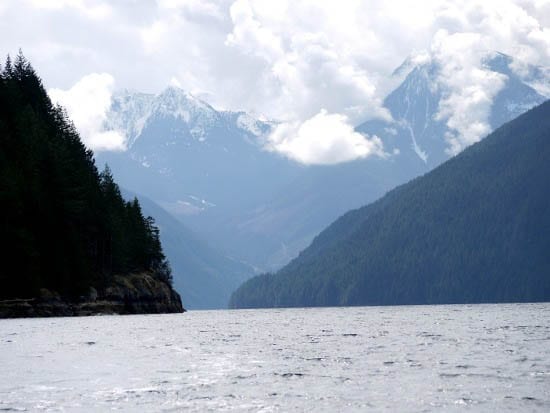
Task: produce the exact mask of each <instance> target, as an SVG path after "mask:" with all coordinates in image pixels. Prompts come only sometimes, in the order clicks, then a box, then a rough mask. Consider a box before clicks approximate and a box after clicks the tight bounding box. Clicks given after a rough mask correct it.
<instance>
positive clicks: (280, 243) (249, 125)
mask: <svg viewBox="0 0 550 413" xmlns="http://www.w3.org/2000/svg"><path fill="white" fill-rule="evenodd" d="M511 63H512V60H511V58H510V57H508V56H505V55H502V54H498V53H495V54H490V55H488V57H487V59H486V60H485V65H486V67H487V68H489V69H490V70H493V71H497V72H499V73H502V74H504V75H505V76H507V79H508V80H507V82H506V84H505V86H504V87H503V89H502V90H501V91H500V93H499V94H498V95H497V96H496V98H495V99H494V102H493V106H492V110H491V115H490V123H491V127H492V128H496V127H498V126H500V125H501V124H502V123H503V122H505V121H508V120H510V119H512V118H514V117H515V116H517V115H518V114H519V113H521V112H522V111H524V110H527V109H528V108H530V107H533V106H535V105H537V104H540V103H542V102H543V101H544V100H545V98H546V96H545V95H544V94H543V93H542V92H541V93H539V92H537V89H538V90H539V91H544V88H543V87H538V88H537V89H535V88H534V87H533V86H536V85H538V86H540V85H544V84H545V83H544V81H543V80H544V79H547V78H548V77H545V76H547V72H545V71H544V70H542V69H540V68H533V67H531V68H529V71H528V75H526V77H522V78H520V77H519V76H517V75H516V74H515V73H514V72H513V71H512V70H511V69H510V65H511ZM438 71H439V66H438V64H437V62H432V63H429V64H423V65H416V66H415V65H410V64H404V65H403V66H402V67H401V68H400V69H399V70H398V71H396V74H395V76H397V77H399V76H401V77H403V78H404V80H403V81H402V83H401V84H400V85H399V86H398V87H397V89H396V90H394V91H393V92H392V93H391V94H390V95H389V96H388V97H387V98H386V100H385V101H384V105H385V106H386V108H388V110H389V112H390V113H391V114H392V117H393V118H394V122H390V123H388V122H383V121H379V120H372V121H368V122H366V123H364V124H361V125H359V126H358V127H357V130H358V131H360V132H362V133H368V134H376V135H377V136H379V137H380V138H381V139H382V141H383V142H384V147H385V149H386V151H387V152H388V153H389V154H390V156H388V157H387V158H386V159H381V158H369V159H366V160H358V161H353V162H348V163H344V164H339V165H331V166H303V165H299V164H297V163H295V162H293V161H290V160H288V159H286V158H284V157H283V156H281V155H279V154H277V153H274V152H272V151H268V150H266V149H265V147H266V145H265V143H266V139H267V136H268V134H269V131H270V130H271V128H272V127H273V125H274V122H270V121H265V120H259V119H256V118H255V117H253V116H251V115H249V114H246V113H243V112H227V111H217V110H215V109H214V108H212V107H211V106H210V105H208V104H207V103H205V102H204V101H202V100H200V99H198V98H196V97H194V96H192V95H191V94H189V93H186V92H185V91H183V90H181V89H178V88H174V87H171V88H168V89H166V90H165V91H163V92H162V93H161V94H159V95H152V94H143V93H137V92H128V91H122V92H120V93H118V94H116V95H115V96H114V98H113V102H112V105H111V110H110V113H109V116H108V120H107V122H106V123H105V128H106V129H113V130H118V131H121V132H123V133H125V134H126V136H127V138H128V150H127V151H125V152H100V153H98V154H96V158H97V161H98V163H99V164H100V165H101V164H103V163H108V164H109V165H110V166H111V169H112V170H113V173H114V175H115V177H116V179H117V180H118V181H119V182H120V183H121V185H122V186H124V187H125V188H128V189H129V190H131V191H134V192H137V193H140V194H143V195H145V196H146V197H148V198H150V199H151V200H153V201H154V202H155V203H157V204H158V205H160V206H161V207H162V208H164V209H166V211H168V212H169V213H170V214H172V215H173V216H175V217H177V219H178V220H180V221H181V222H183V223H184V224H185V226H187V227H189V228H190V229H191V230H193V231H195V232H196V233H197V234H200V236H201V237H202V238H203V239H205V240H207V241H208V243H209V244H210V245H212V247H213V248H215V249H216V250H218V251H220V253H219V254H220V255H222V256H226V257H231V259H232V260H237V261H241V262H242V263H245V264H246V265H248V266H250V267H253V268H254V269H255V270H256V271H266V270H275V269H278V268H280V267H282V266H283V265H284V264H286V263H288V262H289V261H290V260H291V259H292V258H294V257H296V256H297V254H298V252H299V251H301V250H302V249H304V248H305V247H307V246H308V245H309V243H310V242H311V240H312V239H313V238H314V237H315V236H316V235H317V234H318V233H319V232H320V231H321V230H322V229H323V228H325V227H326V226H327V225H328V224H329V223H330V222H332V221H334V220H335V219H336V218H337V217H339V216H340V215H342V214H343V213H345V212H346V211H348V210H350V209H352V208H358V207H360V206H362V205H365V204H366V203H369V202H372V201H374V200H375V199H377V198H378V197H380V196H381V195H383V194H384V193H385V192H387V191H388V190H390V189H391V188H393V187H395V186H396V185H399V184H402V183H404V182H406V181H408V180H409V179H411V178H413V177H415V176H418V175H421V174H423V173H426V172H428V171H429V170H431V169H432V168H433V167H434V166H436V165H438V164H439V163H441V162H442V161H444V160H446V159H448V157H449V155H447V153H446V152H445V149H446V145H447V142H446V141H445V139H444V136H445V133H446V132H447V131H448V129H447V126H446V124H445V122H444V120H437V117H436V114H437V112H438V108H439V104H440V101H441V98H442V96H441V91H440V90H439V89H438V88H437V87H436V85H437V79H438V75H439V72H438ZM541 79H542V80H541ZM175 254H176V253H175ZM168 256H169V258H170V259H171V261H173V262H174V261H175V260H176V258H175V255H174V256H170V254H168ZM182 270H183V268H182ZM188 274H189V275H188V276H189V277H192V276H193V274H194V273H193V272H192V271H189V272H188ZM247 274H250V273H249V272H248V273H247ZM197 277H199V276H198V275H197ZM175 279H176V285H177V279H178V271H175ZM182 291H183V290H182Z"/></svg>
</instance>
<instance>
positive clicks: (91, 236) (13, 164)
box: [0, 53, 179, 299]
mask: <svg viewBox="0 0 550 413" xmlns="http://www.w3.org/2000/svg"><path fill="white" fill-rule="evenodd" d="M0 208H1V218H0V219H1V224H0V225H1V237H2V245H3V246H2V260H1V262H0V299H9V298H31V297H36V296H38V295H39V294H40V292H41V290H42V289H48V290H50V291H55V292H56V293H58V294H60V295H61V296H62V297H66V298H75V297H79V296H81V295H82V294H85V293H86V292H87V291H89V289H90V287H94V289H97V291H99V292H100V294H101V291H104V290H105V289H106V288H107V287H108V286H109V285H111V283H112V282H113V280H114V277H115V276H117V277H118V276H120V275H121V274H122V275H123V274H129V273H137V272H147V273H148V274H150V275H151V276H152V277H153V278H154V279H155V280H157V281H161V282H164V283H167V284H170V283H171V272H170V267H169V265H168V262H167V261H166V259H165V257H164V254H163V252H162V247H161V244H160V241H159V232H158V229H157V227H156V226H155V223H154V220H153V218H151V217H144V216H143V214H142V212H141V207H140V205H139V202H138V201H137V199H135V200H133V201H131V202H126V201H125V200H123V198H122V196H121V194H120V190H119V188H118V186H117V184H116V183H115V182H114V181H113V178H112V175H111V173H110V171H109V169H108V168H106V169H105V170H104V171H103V172H101V173H99V172H98V170H97V168H96V166H95V164H94V160H93V156H92V152H91V151H90V150H88V149H86V147H85V146H84V145H83V144H82V142H81V140H80V138H79V135H78V133H77V131H76V129H75V127H74V125H73V124H72V122H71V121H70V120H69V119H68V117H67V115H66V113H65V112H64V111H63V109H62V108H60V107H54V106H53V105H52V103H51V101H50V99H49V98H48V95H47V93H46V91H45V89H44V87H43V85H42V82H41V80H40V78H39V77H38V76H37V74H36V73H35V71H34V70H33V68H32V67H31V65H30V64H29V63H28V62H27V61H26V60H25V58H24V57H23V55H22V54H21V53H20V54H19V55H18V56H17V58H16V60H15V62H13V63H12V62H11V60H10V58H9V57H8V59H7V61H6V63H5V65H4V67H3V69H2V70H1V75H0ZM155 282H156V281H155ZM178 299H179V298H178Z"/></svg>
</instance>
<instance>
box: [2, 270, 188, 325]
mask: <svg viewBox="0 0 550 413" xmlns="http://www.w3.org/2000/svg"><path fill="white" fill-rule="evenodd" d="M184 311H185V309H184V308H183V305H182V303H181V298H180V296H179V294H178V293H177V292H176V291H175V290H174V289H173V288H172V287H171V286H170V285H169V284H167V283H165V282H163V281H160V280H158V279H156V278H154V277H153V276H151V274H149V273H139V274H129V275H124V276H120V275H118V276H115V277H114V282H113V283H112V284H111V285H110V286H109V287H107V288H106V289H105V290H104V291H103V292H101V293H98V291H96V290H95V288H93V287H90V290H89V293H88V295H87V296H83V297H80V299H78V300H66V299H63V298H62V297H60V296H59V295H58V294H57V293H55V292H51V291H49V290H46V289H43V290H42V291H41V294H40V297H38V298H31V299H14V300H6V301H0V318H15V317H63V316H88V315H100V314H160V313H182V312H184Z"/></svg>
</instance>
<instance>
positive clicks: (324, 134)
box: [270, 109, 386, 164]
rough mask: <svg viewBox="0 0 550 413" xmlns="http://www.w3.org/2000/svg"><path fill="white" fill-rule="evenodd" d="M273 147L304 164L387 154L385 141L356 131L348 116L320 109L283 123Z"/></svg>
mask: <svg viewBox="0 0 550 413" xmlns="http://www.w3.org/2000/svg"><path fill="white" fill-rule="evenodd" d="M270 148H271V149H273V150H275V151H277V152H280V153H282V154H284V155H286V156H288V157H290V158H291V159H294V160H296V161H298V162H301V163H304V164H336V163H340V162H346V161H350V160H353V159H358V158H367V157H369V156H379V157H385V156H386V154H385V153H384V150H383V146H382V141H381V140H380V139H379V138H378V137H377V136H372V137H370V138H369V137H367V136H365V135H362V134H360V133H358V132H355V130H354V129H353V126H351V125H350V124H349V120H348V118H347V117H346V116H345V115H340V114H336V113H332V114H331V113H328V112H327V111H326V110H324V109H321V111H320V112H319V113H318V114H316V115H315V116H313V117H312V118H310V119H307V120H305V121H303V122H294V123H282V124H279V125H277V126H276V128H275V130H274V131H273V133H272V134H271V136H270Z"/></svg>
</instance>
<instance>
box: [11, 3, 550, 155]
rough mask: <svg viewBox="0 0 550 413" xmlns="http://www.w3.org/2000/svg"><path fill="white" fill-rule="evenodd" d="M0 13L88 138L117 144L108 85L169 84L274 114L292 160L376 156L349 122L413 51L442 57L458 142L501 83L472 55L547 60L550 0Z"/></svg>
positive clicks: (155, 88) (375, 108) (371, 103)
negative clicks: (104, 127) (105, 127)
mask: <svg viewBox="0 0 550 413" xmlns="http://www.w3.org/2000/svg"><path fill="white" fill-rule="evenodd" d="M0 21H1V22H2V24H1V25H0V44H1V46H2V47H1V50H3V52H4V53H8V52H11V53H12V54H14V53H16V52H17V50H18V48H19V47H21V48H22V49H23V52H24V53H25V55H26V56H27V57H28V58H29V59H30V60H31V62H32V63H33V65H34V67H35V68H36V69H37V71H38V73H39V74H40V75H41V77H42V78H43V80H44V83H45V85H46V87H47V88H48V90H50V94H51V96H52V97H53V98H54V99H55V100H57V101H60V102H62V103H63V104H64V105H65V106H67V107H68V108H69V112H70V113H71V115H72V116H73V118H74V121H75V123H76V125H77V127H78V128H79V129H80V130H81V132H82V134H83V137H84V139H85V140H86V142H87V143H88V145H89V146H91V147H92V148H96V149H106V148H122V147H123V146H124V141H123V139H122V138H121V136H120V135H118V134H117V133H104V132H102V131H101V130H100V126H101V123H102V121H103V119H104V117H105V112H106V110H107V109H108V106H109V102H110V96H111V94H112V92H113V91H114V90H116V89H121V88H129V89H134V90H139V91H144V92H152V93H158V92H160V91H161V90H162V89H163V88H165V87H166V86H168V85H177V86H179V87H181V88H183V89H185V90H187V91H189V92H191V93H193V94H194V95H196V96H198V97H200V98H202V99H204V100H206V101H208V102H209V103H211V104H212V105H213V106H214V107H216V108H219V109H234V110H246V111H249V112H252V113H255V114H257V115H258V116H259V115H263V116H266V117H268V118H272V119H278V120H280V121H281V122H282V123H281V125H280V127H279V128H277V129H276V130H275V132H274V133H273V135H272V136H271V141H272V142H273V145H274V147H275V148H276V149H277V150H279V151H280V152H282V153H285V154H287V155H288V156H290V157H292V158H294V159H296V160H298V161H301V162H304V163H335V162H340V161H346V160H350V159H354V158H357V157H367V156H371V155H379V156H383V154H384V150H383V148H382V146H381V142H380V141H379V140H378V139H377V138H376V137H365V136H362V135H359V134H357V133H356V132H354V130H353V126H355V125H357V124H359V123H360V122H362V121H364V120H366V119H369V118H372V117H381V118H386V119H389V114H388V113H387V111H386V110H385V109H384V108H383V107H382V104H381V102H382V100H383V98H384V97H385V96H386V94H387V93H388V92H389V91H390V90H391V89H392V88H393V87H395V82H396V80H395V79H392V78H391V76H390V74H391V73H392V71H393V70H394V69H395V68H396V67H397V66H399V65H400V64H401V63H402V62H403V60H404V59H406V58H407V57H412V58H413V59H414V60H416V61H423V60H427V59H434V58H437V59H438V60H439V61H441V62H445V65H444V70H443V75H442V79H441V81H442V82H443V83H445V85H446V87H447V89H448V91H449V93H448V94H447V96H446V99H445V101H444V102H442V105H441V107H440V113H439V115H440V116H441V117H442V118H443V119H446V120H447V124H448V125H449V126H450V127H452V128H453V129H454V130H455V131H456V136H455V138H456V142H454V143H453V144H454V145H455V146H456V147H455V149H454V150H455V151H458V150H460V149H461V148H462V147H463V146H465V145H466V144H468V143H470V142H472V141H475V140H476V139H479V135H480V134H483V133H486V130H484V129H483V128H484V125H486V119H484V118H483V116H485V115H484V113H485V112H486V106H487V105H488V104H490V101H491V99H492V96H494V94H495V93H496V92H498V90H499V88H500V87H501V85H502V79H498V78H495V75H494V74H491V73H490V72H487V71H486V70H484V69H483V68H482V67H481V62H480V60H481V57H482V55H483V53H485V52H486V51H487V50H498V51H501V52H504V53H507V54H510V55H512V56H514V57H516V58H518V59H520V60H521V61H523V62H525V63H530V64H536V65H542V66H550V0H517V1H507V0H499V1H490V0H484V1H420V2H410V1H378V0H363V1H359V0H357V1H355V0H345V1H338V0H326V1H322V0H311V1H308V0H304V1H288V2H287V1H283V0H278V1H273V0H220V1H207V0H156V1H155V0H118V1H107V0H3V1H1V2H0ZM517 70H518V71H521V67H520V66H519V65H518V67H517ZM484 110H485V112H484ZM456 113H460V114H461V115H460V116H457V115H456ZM484 122H485V123H484ZM472 125H474V127H472Z"/></svg>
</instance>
